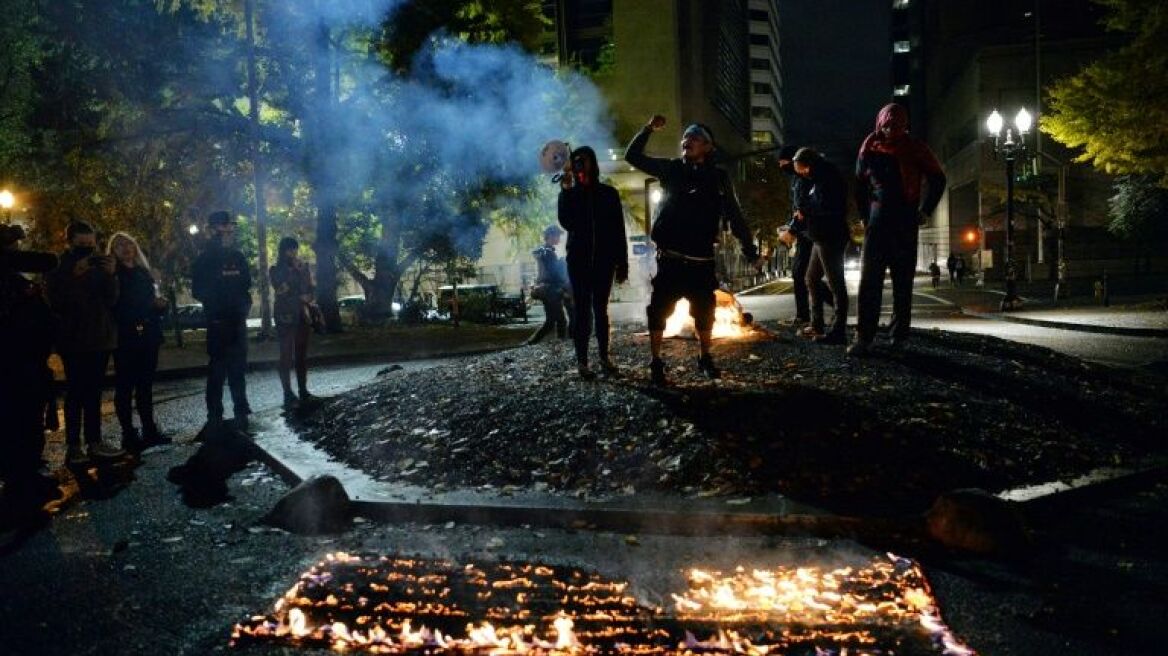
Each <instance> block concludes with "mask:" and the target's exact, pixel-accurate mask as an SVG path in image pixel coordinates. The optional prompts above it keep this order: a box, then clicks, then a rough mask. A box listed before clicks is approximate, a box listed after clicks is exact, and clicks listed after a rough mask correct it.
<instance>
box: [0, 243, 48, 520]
mask: <svg viewBox="0 0 1168 656" xmlns="http://www.w3.org/2000/svg"><path fill="white" fill-rule="evenodd" d="M23 238H24V230H23V229H22V228H20V226H15V225H0V361H2V362H3V363H4V375H3V376H0V399H3V401H2V402H0V427H3V433H4V436H3V438H0V480H2V481H4V499H3V502H2V504H3V505H4V506H5V507H7V508H15V507H36V506H39V505H41V504H43V503H44V502H45V501H48V500H50V499H52V498H56V497H57V496H59V495H60V490H59V489H58V487H57V482H56V480H55V479H53V478H51V477H48V476H44V475H42V474H40V472H39V470H40V468H41V465H42V461H41V454H42V453H43V452H44V450H45V425H44V419H45V401H46V399H47V398H49V396H50V394H51V393H52V377H51V374H50V375H49V376H46V375H45V372H46V370H47V369H48V364H47V362H48V358H49V353H50V352H51V351H52V348H53V328H54V326H53V316H52V311H51V310H50V309H49V305H48V303H46V302H45V299H44V294H43V290H42V289H41V287H40V285H37V284H35V283H33V282H32V281H31V280H29V279H28V278H26V277H25V276H24V275H23V274H24V273H44V272H48V271H51V270H53V269H54V268H55V267H56V266H57V257H56V256H55V255H52V254H50V253H31V252H27V251H20V250H19V249H18V246H19V242H20V240H21V239H23Z"/></svg>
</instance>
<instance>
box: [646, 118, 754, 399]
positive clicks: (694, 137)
mask: <svg viewBox="0 0 1168 656" xmlns="http://www.w3.org/2000/svg"><path fill="white" fill-rule="evenodd" d="M663 127H665V117H664V116H661V115H660V114H658V115H654V116H653V118H652V119H650V120H649V122H648V123H646V124H645V127H643V128H641V131H640V132H638V133H637V135H636V136H635V137H633V140H632V141H631V142H630V143H629V145H628V148H627V149H626V150H625V161H627V162H628V163H629V164H630V165H632V166H634V167H636V168H637V169H640V170H641V171H643V172H645V173H647V174H649V175H651V176H653V177H655V178H657V179H658V180H660V181H661V188H662V191H663V192H664V194H663V196H662V198H661V203H660V204H659V205H658V206H657V212H656V216H655V217H654V219H653V227H652V230H651V231H650V237H651V238H652V240H653V243H654V244H656V246H657V275H656V276H654V277H653V283H652V284H653V291H652V294H651V296H650V298H649V305H648V307H647V308H646V314H647V315H648V323H649V348H650V350H651V352H652V356H653V359H652V360H651V361H650V363H649V372H650V376H651V380H652V381H653V383H654V384H656V385H664V384H666V378H665V363H664V362H663V361H662V360H661V345H662V340H663V338H664V335H665V320H666V318H667V317H669V315H670V314H671V313H672V312H673V308H674V306H675V305H676V304H677V301H679V300H680V299H682V298H685V299H688V300H689V303H690V315H691V316H692V317H693V319H694V325H695V327H696V328H697V333H698V340H699V342H700V344H701V355H700V356H699V357H698V369H700V370H701V371H702V372H703V373H705V374H706V376H708V377H710V378H718V377H719V376H720V375H721V372H720V371H719V369H718V367H717V366H715V365H714V360H713V357H711V355H710V346H711V343H712V341H713V327H714V290H715V289H716V288H717V286H718V280H717V274H716V269H715V263H714V243H715V242H716V241H717V240H718V231H719V228H720V227H721V225H722V223H723V222H725V223H726V224H728V225H729V227H730V230H731V232H733V234H734V236H735V237H736V238H737V239H738V242H739V244H740V245H741V247H742V252H743V254H744V255H745V256H746V257H747V258H748V259H750V260H752V261H753V262H754V264H755V267H756V268H758V269H761V268H762V265H763V264H764V262H763V260H762V259H761V258H759V256H758V249H757V248H755V245H754V241H753V237H752V235H751V234H750V229H749V228H747V226H746V221H745V220H744V219H743V217H742V208H741V207H740V206H739V205H738V197H737V196H736V195H735V193H734V186H733V184H732V183H731V181H730V176H729V175H728V174H727V173H726V172H725V171H724V170H722V169H720V168H718V167H716V166H715V165H714V152H715V149H716V146H715V143H714V134H713V132H711V131H710V128H709V127H707V126H705V125H703V124H701V123H694V124H691V125H690V126H689V127H687V128H686V129H685V130H684V131H683V132H682V135H681V144H680V146H681V157H679V158H676V159H664V158H657V157H650V156H648V155H646V154H645V146H646V145H647V144H648V143H649V137H650V136H652V134H653V133H654V132H657V131H658V130H660V129H661V128H663Z"/></svg>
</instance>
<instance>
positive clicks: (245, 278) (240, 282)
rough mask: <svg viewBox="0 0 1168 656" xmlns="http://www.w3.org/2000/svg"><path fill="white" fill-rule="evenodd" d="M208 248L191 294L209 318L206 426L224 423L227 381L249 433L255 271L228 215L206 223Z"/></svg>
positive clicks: (238, 419)
mask: <svg viewBox="0 0 1168 656" xmlns="http://www.w3.org/2000/svg"><path fill="white" fill-rule="evenodd" d="M207 224H208V229H209V231H210V233H211V235H210V239H209V241H208V242H207V247H206V249H205V250H203V252H202V253H201V254H200V255H199V257H198V259H197V260H195V263H194V265H193V266H192V268H191V293H192V295H194V297H195V298H196V299H198V301H199V302H200V303H202V304H203V313H204V315H205V316H206V318H207V355H208V356H210V363H209V364H208V368H207V423H208V424H209V425H210V426H218V425H219V423H220V422H221V421H222V420H223V381H224V380H226V381H227V384H228V386H229V387H230V388H231V403H232V406H233V409H234V419H235V427H236V428H238V429H240V430H243V431H246V430H247V428H248V421H247V416H248V414H250V413H251V406H249V405H248V402H247V386H246V381H245V379H244V373H245V372H246V370H247V315H248V313H249V312H250V311H251V270H250V269H249V268H248V263H247V259H246V258H244V256H243V253H241V252H240V251H239V249H238V248H236V247H235V245H234V244H235V222H234V221H233V220H232V219H231V215H230V214H228V213H227V212H223V211H219V212H213V213H212V214H211V216H210V217H209V218H208V219H207Z"/></svg>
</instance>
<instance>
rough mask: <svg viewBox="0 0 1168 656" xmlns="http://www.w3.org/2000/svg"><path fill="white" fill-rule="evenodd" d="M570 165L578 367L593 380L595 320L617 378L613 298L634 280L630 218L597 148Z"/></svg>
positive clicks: (564, 199)
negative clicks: (604, 173)
mask: <svg viewBox="0 0 1168 656" xmlns="http://www.w3.org/2000/svg"><path fill="white" fill-rule="evenodd" d="M569 166H570V168H571V171H568V172H566V173H565V175H564V177H562V178H561V184H562V185H563V188H562V189H561V190H560V198H559V207H558V216H559V221H560V225H561V226H563V227H564V229H565V230H567V231H568V246H567V250H568V258H567V259H568V279H569V280H570V281H571V283H572V300H573V303H574V308H575V309H574V312H575V315H576V316H575V318H574V320H573V321H572V326H573V329H574V330H573V335H572V339H573V340H575V343H576V364H577V367H578V368H579V371H580V375H581V376H582V377H584V378H589V377H591V376H592V372H591V370H590V369H589V368H588V337H589V333H590V332H591V330H592V322H593V320H595V322H596V350H597V355H599V358H600V366H601V368H602V369H603V370H604V372H605V373H607V374H610V375H611V374H615V373H616V372H617V369H616V366H615V365H614V364H613V362H612V360H611V359H610V358H609V353H608V342H609V321H608V297H609V295H610V294H611V293H612V284H613V281H614V280H615V281H616V282H618V283H623V282H625V281H626V280H628V279H629V256H628V241H627V239H626V238H625V214H624V210H623V209H622V208H621V201H620V194H618V193H617V191H616V189H614V188H613V187H611V186H609V185H606V184H604V183H602V182H601V181H600V166H599V165H598V164H597V161H596V153H595V152H593V150H592V149H591V148H589V147H587V146H584V147H582V148H577V149H576V150H574V151H573V152H572V156H571V158H570V159H569Z"/></svg>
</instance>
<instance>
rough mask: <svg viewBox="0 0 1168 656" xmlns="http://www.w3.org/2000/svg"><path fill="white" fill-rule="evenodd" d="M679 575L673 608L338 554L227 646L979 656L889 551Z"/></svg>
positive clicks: (595, 590)
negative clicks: (879, 555)
mask: <svg viewBox="0 0 1168 656" xmlns="http://www.w3.org/2000/svg"><path fill="white" fill-rule="evenodd" d="M687 579H688V589H687V590H685V591H684V592H682V593H678V594H673V595H672V598H673V601H674V605H675V609H674V612H673V613H672V614H669V613H667V612H666V611H665V610H664V609H662V608H657V607H652V606H647V605H643V604H640V603H638V602H637V600H636V599H635V598H633V597H631V596H629V595H628V594H626V590H627V587H628V585H629V584H628V583H627V582H623V581H614V580H610V579H606V578H604V577H602V576H600V575H599V574H595V573H586V572H581V571H578V570H566V571H558V570H556V569H553V568H551V567H548V566H546V565H536V564H526V563H494V564H486V565H481V566H480V565H473V564H468V565H457V564H455V563H452V562H449V561H437V560H424V559H406V558H392V557H387V556H353V555H349V554H345V553H336V554H329V555H328V556H327V557H326V559H325V561H324V562H322V563H319V564H318V565H316V566H315V567H313V568H312V569H311V570H309V571H308V572H307V573H305V574H304V575H303V576H301V578H300V581H298V582H297V583H296V585H294V586H292V588H291V589H290V590H289V591H288V592H287V593H285V594H284V596H283V597H282V598H281V599H280V600H279V601H277V603H276V605H275V612H274V613H273V614H272V615H266V616H265V615H261V616H255V617H252V618H251V619H250V621H248V622H245V623H241V624H238V625H236V626H235V629H234V631H233V634H232V643H231V644H232V645H233V646H237V645H247V644H255V643H257V642H271V641H275V642H279V643H281V644H284V645H287V646H292V647H328V648H331V649H333V650H334V651H338V652H344V651H350V650H359V651H364V652H366V653H374V654H422V653H425V654H437V653H439V652H443V653H472V652H473V653H476V654H486V655H490V656H528V655H530V656H582V655H588V656H591V655H600V654H619V655H621V656H688V655H690V654H700V653H705V652H715V653H722V654H736V655H744V656H779V655H781V654H811V653H815V654H819V655H829V654H830V655H835V656H843V655H844V654H869V655H873V656H876V655H882V656H891V655H892V654H901V655H905V654H941V655H943V656H972V655H973V654H974V652H973V650H971V649H970V648H969V647H967V646H965V645H964V644H962V643H961V641H960V640H958V639H957V638H956V637H955V636H954V635H953V633H952V632H951V631H950V630H949V628H948V627H947V626H945V624H944V623H943V622H942V621H941V617H940V612H939V611H938V609H937V606H936V603H935V601H934V600H933V595H932V592H931V590H930V588H929V584H928V581H927V580H926V579H925V576H924V573H923V572H922V571H921V569H920V567H919V566H918V565H917V564H916V563H915V562H913V561H911V560H908V559H904V558H899V557H897V556H894V555H892V554H888V557H887V558H886V559H874V560H873V561H871V562H870V563H868V564H866V565H863V566H851V567H839V568H835V569H820V568H816V567H793V568H787V567H778V568H775V569H759V568H746V567H738V568H736V569H735V570H734V571H733V572H732V573H729V574H722V573H721V572H717V571H711V570H707V569H699V568H695V569H691V570H689V572H688V573H687ZM476 617H477V618H482V617H489V618H491V620H492V621H485V620H478V621H475V620H474V619H473V618H476ZM415 626H417V627H418V628H414V627H415ZM699 635H709V636H710V637H709V638H708V639H707V640H701V639H699V638H698V637H697V636H699ZM459 636H461V637H459Z"/></svg>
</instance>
